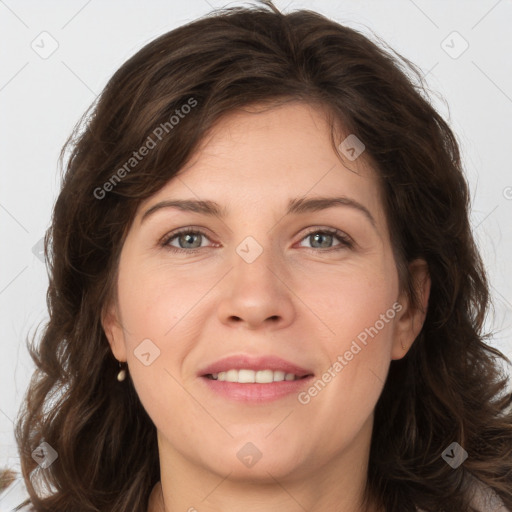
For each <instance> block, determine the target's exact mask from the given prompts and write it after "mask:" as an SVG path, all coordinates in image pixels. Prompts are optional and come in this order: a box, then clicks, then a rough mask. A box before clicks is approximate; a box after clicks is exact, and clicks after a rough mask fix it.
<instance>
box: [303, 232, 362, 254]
mask: <svg viewBox="0 0 512 512" xmlns="http://www.w3.org/2000/svg"><path fill="white" fill-rule="evenodd" d="M306 239H310V240H311V244H312V247H311V248H312V249H326V250H327V251H329V250H333V251H338V250H341V249H346V248H349V249H350V248H352V247H353V245H354V242H353V240H352V239H351V238H350V237H349V236H348V235H347V234H345V233H343V232H342V231H339V230H338V229H315V230H314V231H310V232H309V233H308V234H307V235H306V236H305V237H304V238H303V239H302V240H301V241H303V240H306ZM334 239H337V240H338V241H339V242H340V243H339V244H338V245H335V246H334V247H333V246H331V243H332V241H333V240H334Z"/></svg>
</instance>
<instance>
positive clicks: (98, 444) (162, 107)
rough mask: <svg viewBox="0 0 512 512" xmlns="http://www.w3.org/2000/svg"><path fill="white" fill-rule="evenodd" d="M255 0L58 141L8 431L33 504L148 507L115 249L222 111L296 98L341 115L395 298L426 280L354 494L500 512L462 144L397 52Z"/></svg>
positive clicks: (498, 372)
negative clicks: (373, 207) (34, 315)
mask: <svg viewBox="0 0 512 512" xmlns="http://www.w3.org/2000/svg"><path fill="white" fill-rule="evenodd" d="M263 3H264V4H265V5H261V6H256V7H251V8H240V7H239V8H230V9H224V10H221V11H216V12H214V13H211V14H210V15H207V16H205V17H203V18H201V19H199V20H196V21H194V22H192V23H189V24H187V25H184V26H182V27H179V28H177V29H175V30H173V31H171V32H168V33H166V34H164V35H162V36H161V37H159V38H157V39H155V40H154V41H152V42H151V43H149V44H148V45H146V46H145V47H144V48H142V49H141V50H140V51H139V52H137V53H136V54H135V55H134V56H133V57H131V58H130V59H129V60H128V61H127V62H126V63H125V64H124V65H123V66H122V67H121V68H120V69H119V70H118V71H117V72H116V73H115V74H114V76H113V77H112V78H111V80H110V81H109V83H108V84H107V86H106V87H105V89H104V91H103V92H102V94H101V95H100V97H99V99H98V100H97V102H95V104H93V105H92V107H91V109H90V110H89V111H88V112H87V113H86V114H85V115H84V117H83V118H82V120H81V122H80V123H78V125H77V127H76V128H75V130H74V133H73V134H72V136H71V137H70V138H69V140H68V141H67V143H66V145H65V146H64V148H63V151H62V154H61V162H62V161H64V157H65V154H66V153H67V151H68V150H69V151H70V154H69V156H68V158H67V164H66V168H65V173H64V176H63V182H62V188H61V191H60V194H59V196H58V199H57V201H56V203H55V207H54V212H53V218H52V225H51V227H50V229H49V230H48V231H47V233H46V237H45V253H46V257H47V265H48V272H49V279H50V284H49V288H48V293H47V303H48V308H49V314H50V319H49V321H48V323H47V324H46V325H45V328H44V332H43V335H42V338H41V340H40V343H39V345H38V346H36V344H35V342H34V340H32V344H31V345H30V344H29V351H30V354H31V357H32V358H33V360H34V362H35V365H36V370H35V372H34V375H33V377H32V380H31V382H30V387H29V389H28V392H27V394H26V398H25V402H24V404H23V407H22V409H20V415H19V419H18V421H17V425H16V439H17V442H18V445H19V452H20V456H21V467H22V473H23V477H24V479H25V482H26V485H27V489H28V492H29V494H30V498H31V502H32V504H33V506H34V507H35V509H36V510H37V511H52V512H65V511H66V512H68V511H70V510H73V511H74V512H82V511H83V512H85V511H102V512H106V511H109V512H128V511H129V512H146V509H147V502H148V497H149V493H150V492H151V489H152V487H153V486H154V485H155V483H156V482H157V481H158V480H159V461H158V449H157V442H156V431H155V426H154V425H153V423H152V421H151V419H150V418H149V416H148V415H147V413H146V411H145V410H144V408H143V407H142V405H141V403H140V401H139V399H138V396H137V393H136V391H135V389H134V386H133V383H132V381H131V379H129V378H128V379H127V381H126V382H124V383H123V385H120V384H118V383H117V382H116V375H117V372H118V370H119V367H118V363H117V361H116V360H115V358H114V357H113V354H112V352H111V349H110V346H109V344H108V341H107V338H106V336H105V333H104V331H103V328H102V325H101V312H102V309H103V308H104V307H105V305H106V304H109V303H110V302H111V301H112V300H115V296H114V293H115V284H116V280H117V268H118V261H119V255H120V251H121V248H122V245H123V241H124V238H125V236H126V234H127V232H128V230H129V228H130V226H131V222H132V220H133V218H134V215H135V212H136V210H137V207H138V205H139V204H140V203H141V201H143V200H145V199H147V198H148V197H150V196H152V195H153V194H155V193H156V192H157V191H158V190H159V189H161V188H162V187H163V186H164V185H165V184H166V183H167V182H168V181H169V180H170V179H172V178H173V177H174V176H175V175H176V173H177V172H178V171H179V170H180V169H181V168H182V167H183V165H184V164H185V163H186V162H187V159H189V158H190V157H191V155H193V153H194V151H195V150H196V149H197V147H198V144H199V143H200V142H201V141H202V140H203V137H204V136H205V134H206V132H207V130H208V129H209V128H211V127H212V126H213V124H214V123H215V122H216V121H218V119H219V118H220V117H221V116H222V115H224V114H226V113H228V112H230V111H233V110H234V109H237V108H240V107H243V106H246V105H249V104H252V103H254V104H256V103H262V102H267V103H268V102H269V103H270V104H272V103H277V102H279V101H281V102H282V101H287V100H289V99H293V100H297V99H298V100H300V101H307V102H316V103H317V104H321V105H322V106H324V107H326V109H325V110H326V111H327V112H328V113H329V114H328V115H329V116H330V117H329V119H330V123H331V127H333V126H334V124H333V123H334V122H335V121H340V122H341V124H342V126H344V127H345V128H346V129H347V130H348V131H349V133H354V134H357V137H358V138H359V139H360V140H362V141H363V142H364V144H365V146H366V148H365V155H364V156H365V158H369V159H371V161H372V163H373V166H374V167H375V169H376V171H377V172H378V174H379V176H380V178H381V182H382V187H383V191H384V197H385V208H386V214H387V218H388V223H389V225H390V231H391V239H392V243H393V248H394V251H395V255H396V261H397V268H398V271H399V276H400V285H401V288H402V289H403V290H407V291H408V293H409V295H410V296H411V298H412V299H414V287H413V285H412V283H411V277H410V276H409V274H408V270H407V262H409V261H411V260H413V259H415V258H418V257H421V258H423V259H425V260H426V261H427V263H428V266H429V272H430V278H431V281H432V286H431V293H430V301H429V309H428V313H427V316H426V320H425V323H424V326H423V329H422V331H421V333H420V335H419V336H418V338H417V339H416V341H415V343H414V345H413V346H412V348H411V349H410V351H409V353H408V354H407V356H406V357H405V358H403V359H401V360H396V361H392V362H391V367H390V370H389V375H388V378H387V381H386V384H385V387H384V390H383V392H382V395H381V397H380V398H379V401H378V403H377V406H376V410H375V424H374V431H373V437H372V441H371V452H370V463H369V473H368V480H367V488H366V491H367V492H366V494H365V496H366V498H367V499H369V497H371V498H372V499H375V500H376V502H377V503H379V504H380V505H382V507H384V508H385V510H389V511H391V510H393V511H396V510H400V511H415V510H416V507H419V508H421V509H424V510H428V511H443V510H444V511H446V510H450V511H452V510H457V511H463V510H464V511H466V510H469V511H474V510H475V509H474V508H473V507H471V506H470V499H471V487H470V484H472V482H473V481H476V480H478V481H479V482H481V483H483V484H484V485H485V486H486V487H488V488H489V490H491V491H492V492H494V493H496V494H497V495H498V496H499V497H500V498H501V499H502V500H503V502H504V503H505V505H506V506H508V507H509V508H511V509H512V455H511V454H512V412H511V411H510V409H508V407H509V405H510V404H511V400H512V398H511V394H510V390H507V383H508V381H507V377H506V373H505V372H504V371H503V369H501V368H500V366H499V364H498V363H499V362H500V360H501V362H504V361H506V362H507V363H508V364H509V365H510V364H511V363H510V361H509V360H508V359H507V358H506V357H505V356H504V355H503V354H502V353H501V352H499V351H498V350H497V349H495V348H493V347H491V346H489V345H488V344H487V343H486V342H485V339H486V335H485V333H484V332H483V323H484V319H485V317H486V314H487V310H488V306H489V300H490V298H489V288H488V283H487V279H486V275H485V271H484V268H483V265H482V261H481V259H480V256H479V254H478V251H477V248H476V247H475V243H474V240H473V236H472V233H471V230H470V223H469V193H468V186H467V183H466V180H465V178H464V175H463V171H462V166H461V158H460V154H459V149H458V145H457V141H456V138H455V136H454V134H453V133H452V131H451V130H450V128H449V126H448V125H447V123H446V122H445V121H444V120H443V119H442V118H441V117H440V115H439V114H438V113H437V112H436V111H435V110H434V108H433V107H432V106H431V104H430V101H429V99H428V94H427V91H426V88H425V85H424V83H423V79H422V74H421V71H420V70H419V69H418V68H417V67H415V65H414V64H412V63H411V62H409V61H408V60H407V59H405V58H404V57H402V56H400V55H399V54H397V53H396V52H394V51H392V50H387V49H384V48H383V47H382V45H378V44H377V43H374V42H372V41H370V39H368V38H367V37H365V36H363V35H362V34H361V33H359V32H357V31H355V30H353V29H350V28H348V27H345V26H342V25H340V24H338V23H336V22H334V21H331V20H329V19H327V18H325V17H323V16H321V15H320V14H318V13H314V12H311V11H305V10H301V11H295V12H292V13H289V14H286V15H284V14H282V13H280V12H279V11H278V10H277V9H276V8H275V7H274V6H273V5H272V4H271V3H270V2H263ZM184 105H189V107H190V108H187V109H186V108H185V107H184ZM177 110H178V111H179V112H177ZM180 112H181V114H182V115H180ZM173 115H174V117H175V118H177V117H179V121H176V119H174V120H172V119H171V117H172V116H173ZM157 128H160V130H157ZM157 134H158V135H157ZM150 140H151V141H152V142H153V143H154V146H153V147H152V148H150V150H149V151H147V152H145V153H146V154H145V156H144V157H143V158H142V157H141V158H140V159H139V158H136V157H134V151H137V150H138V149H139V148H141V147H142V146H145V147H148V148H149V146H150V145H151V144H150V142H149V141H150ZM333 140H334V139H333ZM139 156H140V155H139ZM122 169H124V171H123V170H122ZM416 304H418V302H416ZM34 338H35V337H34ZM43 441H44V442H46V443H48V445H49V446H51V447H52V448H53V449H54V450H55V451H56V452H57V454H58V458H57V459H56V460H55V461H54V462H53V464H51V465H50V466H49V467H47V468H45V469H42V468H41V467H38V465H37V463H36V461H35V460H34V459H33V458H32V456H31V454H32V452H33V451H34V450H35V449H36V448H37V447H38V446H39V445H40V444H41V442H43ZM452 442H457V443H458V444H459V445H460V446H461V447H462V448H464V449H465V450H466V451H467V453H468V458H467V460H465V462H464V463H463V464H462V465H461V466H459V467H458V468H457V469H452V467H450V465H448V464H447V463H446V462H445V461H444V460H443V457H442V454H443V452H444V451H445V449H446V448H447V447H448V446H449V445H450V444H451V443H452ZM25 503H27V502H25Z"/></svg>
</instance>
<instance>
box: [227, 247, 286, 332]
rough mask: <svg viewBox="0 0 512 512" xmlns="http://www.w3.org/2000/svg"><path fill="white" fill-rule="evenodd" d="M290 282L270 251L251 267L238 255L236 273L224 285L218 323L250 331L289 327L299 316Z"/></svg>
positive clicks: (234, 264)
mask: <svg viewBox="0 0 512 512" xmlns="http://www.w3.org/2000/svg"><path fill="white" fill-rule="evenodd" d="M290 281H291V277H290V276H289V274H288V272H287V271H286V269H285V267H284V264H283V263H282V262H278V258H276V257H273V256H272V254H271V252H270V250H263V252H262V253H261V254H260V255H259V256H258V257H257V258H256V259H255V260H254V261H252V262H251V263H248V262H247V261H245V260H244V259H243V258H242V257H240V256H239V255H238V254H235V256H234V257H233V269H232V270H231V272H229V273H228V275H227V276H226V278H225V279H224V280H223V281H222V284H221V286H222V291H221V294H222V295H221V300H220V303H219V306H218V317H219V320H220V321H221V322H222V323H223V324H225V325H228V326H239V327H241V326H242V325H243V326H244V327H246V328H247V329H250V330H257V329H266V330H269V329H270V330H274V329H282V328H284V327H287V326H288V325H290V324H291V323H292V322H293V320H294V318H295V315H296V309H295V306H294V298H295V295H294V293H293V291H292V290H291V288H290V284H291V283H290Z"/></svg>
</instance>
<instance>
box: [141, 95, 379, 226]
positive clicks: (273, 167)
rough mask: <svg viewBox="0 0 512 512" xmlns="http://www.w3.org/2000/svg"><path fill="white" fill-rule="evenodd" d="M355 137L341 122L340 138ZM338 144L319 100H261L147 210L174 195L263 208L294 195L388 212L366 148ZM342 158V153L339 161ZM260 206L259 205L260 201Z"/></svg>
mask: <svg viewBox="0 0 512 512" xmlns="http://www.w3.org/2000/svg"><path fill="white" fill-rule="evenodd" d="M348 135H350V134H348V133H346V131H345V132H344V131H343V129H342V127H341V128H340V127H339V124H338V126H337V129H336V131H335V142H336V144H339V143H340V142H341V141H343V140H344V139H345V138H346V137H347V136H348ZM345 155H346V154H345V153H343V152H341V150H339V149H338V151H335V149H334V148H333V146H332V143H331V129H330V126H329V124H328V121H327V118H326V112H325V110H323V109H322V108H321V107H319V106H318V105H312V104H308V103H304V102H298V101H294V102H287V103H285V104H283V105H278V106H275V105H274V106H272V105H268V104H255V105H250V106H246V107H244V108H243V109H239V110H236V111H232V112H230V113H228V114H226V115H224V116H223V117H221V118H220V119H219V120H218V121H217V123H215V125H214V126H213V127H212V128H211V129H210V130H209V132H208V133H207V134H206V136H205V137H204V138H203V141H202V142H201V144H200V146H199V147H198V149H197V151H196V152H195V153H194V155H192V157H191V158H190V159H189V161H188V162H187V164H186V165H185V166H184V167H183V168H182V169H181V170H180V172H179V173H178V174H177V175H176V176H175V177H174V178H173V179H171V180H170V181H169V182H168V183H167V184H166V185H165V186H164V187H163V188H162V189H161V190H160V191H158V192H157V193H156V194H155V195H154V196H153V197H151V198H149V199H148V200H146V201H145V202H144V203H143V205H142V206H141V209H143V208H145V207H147V206H148V205H150V204H153V203H154V202H155V201H158V200H162V199H167V198H169V197H173V198H174V197H180V198H185V197H186V198H195V199H213V196H215V201H217V202H220V203H222V204H226V205H228V204H231V205H233V204H234V203H236V202H238V205H239V206H243V207H244V208H249V206H251V205H252V206H253V207H255V208H258V207H259V208H260V209H261V204H262V202H265V204H266V205H268V204H270V203H275V204H276V205H280V204H282V207H283V208H284V207H285V206H286V205H287V203H288V200H289V199H290V198H296V197H305V196H306V197H308V196H315V195H316V196H326V195H331V196H332V195H336V196H338V195H347V196H350V197H352V198H353V199H355V200H357V201H359V202H361V203H363V204H365V206H367V208H368V209H370V210H372V211H373V213H374V216H375V217H379V216H382V205H381V198H380V195H381V194H380V186H379V183H378V177H377V173H376V172H375V170H374V169H373V168H372V166H371V165H370V164H369V163H368V162H367V159H366V158H365V155H364V152H363V153H362V154H361V155H360V156H359V157H358V158H356V159H355V160H352V161H351V160H349V159H348V158H346V156H345ZM340 156H341V158H340ZM258 205H259V206H258Z"/></svg>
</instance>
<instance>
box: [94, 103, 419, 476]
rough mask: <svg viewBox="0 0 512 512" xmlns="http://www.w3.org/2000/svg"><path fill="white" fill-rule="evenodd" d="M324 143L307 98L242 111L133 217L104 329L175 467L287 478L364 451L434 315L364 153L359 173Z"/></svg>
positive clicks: (320, 119)
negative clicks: (391, 385)
mask: <svg viewBox="0 0 512 512" xmlns="http://www.w3.org/2000/svg"><path fill="white" fill-rule="evenodd" d="M176 129H178V130H179V126H178V127H177V128H176ZM347 135H349V134H348V133H347V134H345V136H344V137H342V138H340V140H338V143H340V142H341V141H342V140H343V139H344V138H345V137H346V136H347ZM329 137H330V132H329V127H328V125H327V123H326V121H325V119H324V116H323V114H322V112H320V111H319V110H318V109H316V108H315V107H312V106H308V105H306V104H303V103H296V102H294V103H289V104H287V105H285V106H281V107H278V108H274V109H272V110H267V111H264V112H256V111H252V112H238V113H233V114H230V115H229V116H226V117H225V118H223V119H222V120H221V122H219V123H218V125H217V126H216V127H215V128H214V130H213V131H212V132H211V136H210V137H209V138H208V139H207V140H205V142H204V143H203V146H202V147H201V149H200V151H198V153H197V154H196V155H195V157H194V159H193V160H191V162H190V164H189V165H188V166H187V167H185V168H184V169H183V170H182V171H181V172H180V174H179V175H178V176H177V177H176V178H174V179H173V180H171V181H170V182H169V183H168V184H167V185H166V186H165V187H164V188H163V189H161V190H160V191H159V192H158V193H157V194H155V195H154V196H153V197H151V198H150V199H148V200H147V201H145V202H144V203H143V204H142V205H141V206H140V208H139V210H138V213H137V216H136V218H135V221H134V223H133V225H132V226H131V229H130V231H129V234H128V236H127V238H126V241H125V244H124V246H123V249H122V253H121V258H120V268H119V278H118V298H119V299H118V304H117V305H116V307H112V308H111V309H110V311H109V314H108V315H106V317H105V319H104V327H105V331H106V333H107V336H108V338H109V342H110V343H111V346H112V350H113V352H114V355H115V356H116V357H117V358H118V359H119V360H127V361H128V366H129V373H130V376H131V378H132V379H133V382H134V385H135V387H136V390H137V393H138V395H139V397H140V400H141V402H142V404H143V406H144V407H145V409H146V410H147V412H148V414H149V416H150V417H151V419H152V420H153V422H154V424H155V425H156V427H157V430H158V437H159V448H160V456H161V458H162V457H164V458H165V460H166V461H167V463H168V464H170V465H171V466H173V467H174V468H175V469H177V468H179V467H184V465H185V464H186V465H188V466H189V467H190V466H197V467H201V468H203V469H206V470H207V471H210V472H214V473H216V474H218V475H222V476H223V477H224V476H225V475H227V474H228V473H229V474H231V477H232V478H237V477H240V478H245V477H247V478H250V479H252V480H254V479H256V480H257V479H262V480H265V479H268V478H269V474H270V475H272V477H273V478H274V477H275V478H280V479H281V481H283V480H284V479H287V478H290V479H292V478H306V477H308V475H311V474H313V473H314V472H317V471H319V470H320V469H321V468H324V467H330V468H333V467H334V466H336V465H339V464H341V461H342V460H344V461H345V462H346V461H347V460H348V459H349V458H351V457H352V459H353V460H354V461H356V460H361V458H363V459H364V457H365V456H367V455H368V452H367V450H368V449H369V441H370V436H371V428H372V423H373V410H374V407H375V405H376V402H377V400H378V398H379V395H380V393H381V391H382V388H383V386H384V382H385V380H386V376H387V372H388V368H389V365H390V361H391V360H392V359H399V358H401V357H403V356H404V355H405V353H406V351H405V350H404V349H403V348H402V346H404V347H405V348H406V349H408V348H409V347H410V345H411V343H412V342H413V340H414V338H415V337H416V335H417V334H418V332H419V330H420V328H421V324H422V321H423V316H422V315H421V314H420V313H418V312H414V311H412V310H411V308H410V306H409V303H408V301H407V299H406V297H405V296H401V295H400V294H399V286H398V275H397V269H396V265H395V261H394V258H393V252H392V247H391V244H390V238H389V231H388V226H387V223H386V218H385V215H384V209H383V204H382V200H381V197H380V193H379V186H378V182H377V179H376V175H375V174H374V172H373V171H372V170H371V169H370V168H369V167H367V166H366V165H365V163H364V157H365V155H364V152H363V153H362V154H361V155H360V156H359V157H358V158H356V159H355V160H353V161H350V160H349V159H348V158H345V161H346V163H347V165H350V168H351V169H352V170H349V169H348V168H347V167H344V165H343V164H342V163H341V162H340V160H339V159H338V157H337V155H336V154H335V153H334V151H333V149H332V146H331V144H330V139H329ZM351 140H352V139H349V141H351ZM363 142H364V141H363ZM349 146H350V144H349ZM357 149H360V146H359V147H356V151H355V152H353V151H350V149H348V150H347V149H346V151H348V153H347V154H348V155H350V156H351V157H352V158H353V157H354V156H355V155H357ZM320 198H322V199H323V201H319V199H320ZM335 198H337V199H340V200H339V202H335V201H334V199H335ZM170 201H186V203H184V205H183V207H182V208H179V207H171V206H165V202H170ZM199 201H204V202H205V204H204V205H201V204H199V203H198V202H199ZM213 206H215V209H216V210H218V211H219V212H218V214H215V215H214V214H211V211H212V210H213ZM177 230H183V231H184V232H189V231H190V232H192V233H188V234H186V233H181V234H176V231H177ZM334 231H337V233H333V232H334ZM427 295H428V291H427ZM427 295H425V300H426V296H427ZM415 315H416V316H415ZM418 315H419V322H418V321H417V320H418ZM225 358H231V359H230V360H229V361H222V360H224V359H225ZM212 365H213V366H212ZM237 370H243V371H237ZM221 372H227V374H226V375H223V374H222V373H221ZM283 372H284V373H283ZM207 374H213V376H215V374H220V375H217V379H218V380H213V379H212V378H211V376H210V377H208V376H207ZM287 374H293V375H292V376H291V375H288V376H287ZM283 377H284V379H285V380H284V381H283V380H282V379H283ZM297 377H303V378H301V379H297ZM223 378H227V379H228V380H227V381H226V380H224V381H223V380H222V379H223ZM292 378H293V379H294V380H293V381H292V380H288V379H292ZM237 379H238V380H241V381H242V382H230V381H236V380H237ZM252 379H257V380H258V381H260V382H259V383H258V382H246V381H251V380H252ZM274 379H275V380H276V381H275V382H269V381H273V380H274ZM280 379H281V381H280Z"/></svg>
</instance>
